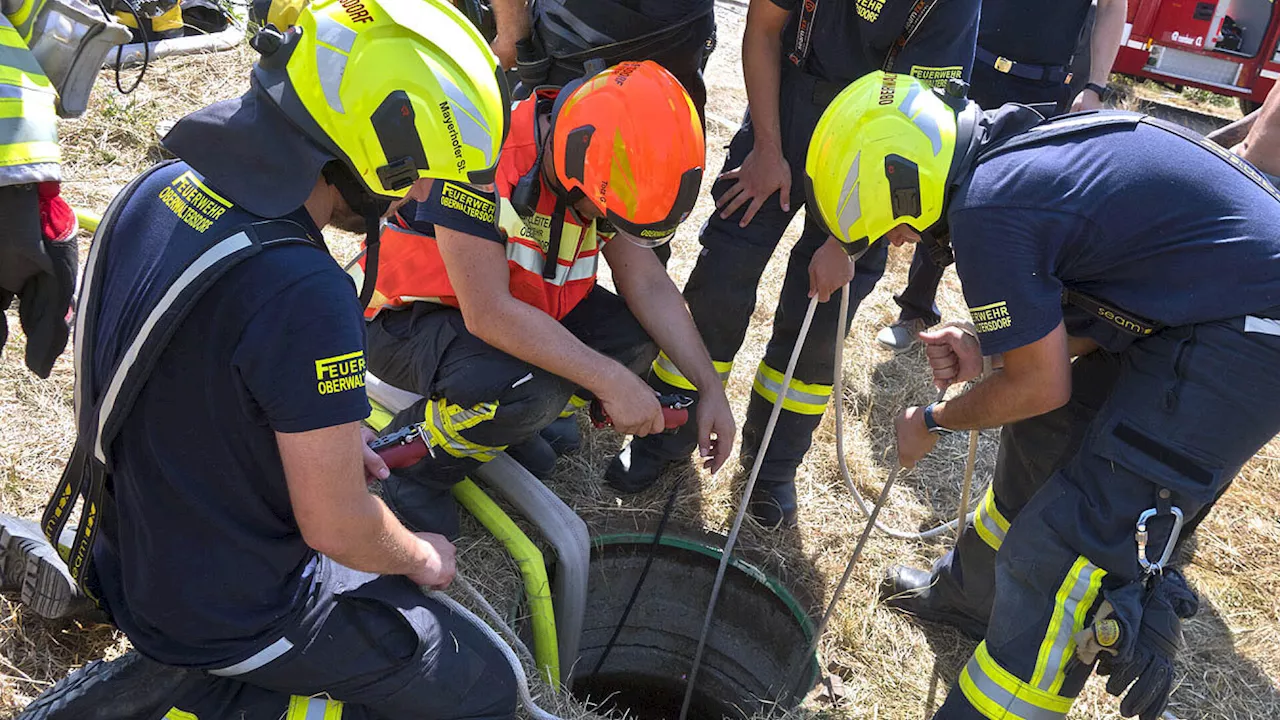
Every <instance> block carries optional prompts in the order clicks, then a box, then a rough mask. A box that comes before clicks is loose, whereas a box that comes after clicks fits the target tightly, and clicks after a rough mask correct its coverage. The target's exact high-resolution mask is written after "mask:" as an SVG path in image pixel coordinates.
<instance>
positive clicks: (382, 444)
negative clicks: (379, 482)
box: [369, 424, 436, 470]
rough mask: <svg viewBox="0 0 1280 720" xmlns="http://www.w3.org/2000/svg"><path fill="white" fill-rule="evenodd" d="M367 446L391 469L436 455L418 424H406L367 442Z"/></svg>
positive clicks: (406, 465)
mask: <svg viewBox="0 0 1280 720" xmlns="http://www.w3.org/2000/svg"><path fill="white" fill-rule="evenodd" d="M369 447H370V448H371V449H372V450H373V451H374V452H376V453H378V456H379V457H381V458H382V461H383V462H385V463H386V464H387V467H388V468H390V469H392V470H395V469H396V468H405V467H409V466H410V465H413V464H414V463H416V462H418V461H419V460H421V459H422V458H424V457H426V456H428V455H430V456H431V457H435V455H436V454H435V451H433V450H432V449H431V445H430V444H429V443H428V442H427V434H426V431H425V430H423V428H422V425H420V424H419V425H406V426H405V427H402V428H400V429H399V430H397V431H395V432H393V433H391V434H390V435H383V436H382V437H380V438H378V439H376V440H374V441H373V442H371V443H369Z"/></svg>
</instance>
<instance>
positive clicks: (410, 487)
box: [365, 61, 734, 534]
mask: <svg viewBox="0 0 1280 720" xmlns="http://www.w3.org/2000/svg"><path fill="white" fill-rule="evenodd" d="M459 122H460V125H459V128H460V129H461V131H462V133H463V134H462V136H463V137H464V138H465V137H466V136H467V135H466V134H467V133H468V132H470V126H469V125H467V124H461V123H462V120H461V118H459ZM703 162H704V141H703V135H702V127H701V125H700V123H699V122H698V118H697V114H696V113H695V112H694V109H693V104H692V103H691V102H690V100H689V96H688V94H687V93H686V92H685V91H684V89H683V88H681V86H680V83H678V82H677V81H676V79H675V78H674V77H672V75H671V73H669V72H667V71H666V70H665V69H663V68H662V67H661V66H659V65H658V64H656V63H654V62H651V61H645V62H640V63H635V62H625V63H621V64H619V65H616V66H614V67H612V68H608V69H603V68H598V69H597V68H593V69H592V71H589V72H588V74H587V76H585V77H583V78H579V79H578V80H577V81H575V82H573V83H570V84H569V85H568V86H566V87H565V88H563V89H558V88H542V89H539V90H538V92H536V93H535V94H534V96H533V97H531V98H528V99H526V100H523V101H521V102H519V103H517V104H516V105H515V107H514V109H513V110H512V114H511V134H510V136H509V137H508V138H507V141H506V143H505V144H504V145H503V148H502V156H501V158H500V159H499V161H498V168H497V176H496V178H495V180H494V183H493V185H492V188H490V187H487V186H477V185H475V184H474V183H473V184H471V185H464V184H461V183H456V182H437V183H436V184H435V185H434V186H433V187H432V189H431V194H430V197H429V198H427V199H426V201H424V202H416V203H407V204H406V205H405V206H404V207H403V208H401V210H400V211H399V213H398V215H397V217H396V218H395V219H394V220H393V221H392V222H390V223H388V225H387V227H386V229H385V230H384V231H383V233H382V242H381V245H382V249H381V252H380V259H379V263H378V264H379V267H380V270H379V273H378V281H377V288H376V291H375V292H374V294H373V302H372V303H371V304H370V305H369V306H368V307H367V308H366V310H365V312H366V316H367V317H369V325H368V338H369V368H370V369H371V370H372V371H373V372H374V373H375V374H376V375H377V376H378V377H380V378H381V379H383V380H386V381H387V382H389V383H391V384H392V385H395V386H398V387H402V388H404V389H406V390H411V391H413V392H416V393H418V394H420V395H422V396H423V397H424V399H423V400H421V401H419V402H418V403H416V404H414V405H413V406H411V407H410V408H408V409H406V410H405V411H403V412H402V413H401V414H399V415H398V416H397V417H396V419H395V420H394V421H393V422H392V423H391V425H390V426H389V427H390V428H391V429H393V430H394V429H398V428H402V427H404V426H406V425H410V424H412V425H416V426H419V427H420V428H421V429H422V431H423V432H424V433H425V434H426V437H427V438H428V439H429V441H430V444H431V445H432V446H434V455H433V456H431V457H426V458H424V459H423V460H422V461H421V462H420V463H418V464H417V465H415V466H413V467H411V468H408V469H406V470H405V471H404V472H403V475H402V474H399V473H398V474H396V475H393V476H392V477H391V478H389V479H388V480H387V481H385V482H384V483H383V497H384V498H386V499H387V501H388V504H390V505H391V506H392V508H394V509H395V510H396V511H397V512H398V513H399V514H400V516H401V517H402V518H404V519H405V520H406V521H407V522H408V523H409V524H410V526H411V527H417V528H418V529H424V530H425V529H432V530H434V531H436V532H442V533H445V534H450V533H453V532H456V529H457V524H456V523H457V520H456V512H455V510H454V509H453V508H454V506H453V500H452V497H451V496H450V494H449V488H450V487H452V486H453V485H454V484H456V483H458V482H460V481H461V480H463V478H464V477H465V476H466V475H467V473H469V472H471V471H472V470H473V469H474V468H475V467H476V466H477V465H479V464H480V463H483V462H487V461H488V460H490V459H492V458H493V457H494V454H495V453H497V452H499V451H502V450H504V449H508V448H510V450H511V452H512V456H513V457H515V458H516V459H517V460H518V461H520V462H522V463H524V464H525V466H526V467H528V468H529V469H530V470H531V471H533V472H534V473H535V474H544V475H545V474H546V473H549V472H550V471H551V470H552V469H553V468H554V465H555V459H556V458H555V452H554V451H553V447H552V446H551V444H550V442H549V441H550V440H552V439H553V438H548V439H546V440H544V439H543V437H542V435H541V434H540V431H542V430H543V429H544V428H546V426H547V425H548V424H549V423H552V422H553V421H554V420H556V418H557V417H559V416H561V414H562V413H563V412H565V407H566V403H568V401H569V400H570V398H571V397H574V396H578V397H579V398H581V397H583V396H587V395H594V396H595V398H596V399H598V400H599V401H600V403H601V404H602V405H603V409H604V411H605V413H606V414H607V415H608V416H609V417H610V418H611V419H612V422H613V425H614V427H615V428H616V429H617V430H618V431H619V432H628V433H636V434H639V435H644V434H648V433H659V432H662V431H663V429H664V427H665V422H664V417H663V415H664V414H663V412H662V405H661V402H660V399H659V397H658V396H657V395H656V394H655V393H654V392H653V391H652V390H651V389H650V388H649V386H648V385H646V384H645V382H644V381H643V380H642V379H641V378H640V377H639V376H638V375H637V374H636V372H637V371H640V370H642V369H643V368H645V367H647V365H648V364H649V362H650V361H652V360H653V357H654V355H655V354H656V353H657V348H655V343H656V345H657V346H658V347H661V348H663V349H665V350H666V352H667V353H668V355H669V357H670V358H671V360H672V362H674V363H675V364H677V365H678V366H679V367H681V368H683V369H684V370H685V371H687V372H689V373H692V374H691V375H690V376H689V377H691V378H693V382H694V383H695V384H696V385H697V386H698V387H700V388H702V389H703V390H704V392H706V393H707V395H706V396H705V397H706V398H707V400H705V401H704V403H703V405H702V406H701V408H700V409H699V412H698V414H697V423H696V425H697V437H698V438H699V442H700V444H701V448H702V451H703V457H707V458H710V459H709V461H708V462H709V464H710V465H711V466H712V468H713V469H717V468H719V466H720V464H721V463H723V462H724V460H725V457H726V456H727V454H728V451H729V447H730V446H732V443H733V436H734V424H733V417H732V414H731V412H730V410H729V405H728V402H727V401H726V399H725V395H724V391H723V388H722V387H721V385H720V381H719V377H718V376H717V375H716V373H715V368H714V367H713V366H712V364H711V359H710V357H709V356H708V354H707V351H706V348H705V347H704V346H703V344H702V341H701V340H700V339H699V337H698V332H697V329H696V328H695V327H694V325H693V319H692V318H691V317H690V316H689V311H688V308H686V307H685V304H684V300H683V299H682V298H681V297H680V292H679V291H678V290H677V289H676V287H675V284H674V283H673V282H672V281H671V278H670V276H668V275H667V273H666V270H665V269H664V268H663V266H662V264H661V263H660V262H659V260H658V258H657V257H656V256H655V255H654V253H653V252H652V250H651V249H650V248H652V247H654V246H656V245H659V244H662V243H665V242H666V241H667V240H668V239H669V238H670V237H671V235H672V234H674V233H675V231H676V229H677V227H678V226H679V224H680V223H681V222H682V221H683V220H684V219H685V217H687V216H688V214H689V212H690V210H692V209H693V205H694V202H695V201H696V200H697V196H698V187H699V183H700V181H701V179H702V165H703ZM601 257H603V258H604V259H605V260H606V261H608V263H609V266H610V269H611V270H612V271H613V281H614V286H615V287H616V288H617V294H616V295H615V294H614V293H612V292H610V291H608V290H606V289H605V288H602V287H600V286H599V285H597V284H596V271H597V268H598V265H599V261H600V258H601ZM568 421H569V422H570V423H572V422H573V418H571V417H570V418H568ZM574 427H575V428H576V425H575V426H574Z"/></svg>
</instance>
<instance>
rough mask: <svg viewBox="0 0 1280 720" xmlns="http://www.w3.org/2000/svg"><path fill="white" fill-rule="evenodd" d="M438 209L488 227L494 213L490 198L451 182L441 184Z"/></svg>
mask: <svg viewBox="0 0 1280 720" xmlns="http://www.w3.org/2000/svg"><path fill="white" fill-rule="evenodd" d="M440 207H443V208H447V209H449V210H455V211H457V212H460V213H462V214H463V215H466V216H467V217H469V218H473V219H475V220H477V221H479V222H482V223H486V224H489V225H492V224H493V222H494V214H495V212H496V204H495V203H494V202H493V200H492V199H491V198H487V197H485V196H483V195H480V194H478V193H476V192H475V191H473V190H469V189H467V188H465V187H463V186H461V185H458V184H456V183H451V182H445V183H442V184H441V187H440Z"/></svg>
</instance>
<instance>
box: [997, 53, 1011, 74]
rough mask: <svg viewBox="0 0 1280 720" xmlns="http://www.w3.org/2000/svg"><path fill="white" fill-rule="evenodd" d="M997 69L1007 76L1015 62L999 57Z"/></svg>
mask: <svg viewBox="0 0 1280 720" xmlns="http://www.w3.org/2000/svg"><path fill="white" fill-rule="evenodd" d="M995 68H996V70H999V71H1000V72H1002V73H1006V74H1007V73H1008V72H1009V71H1010V70H1012V69H1013V61H1012V60H1010V59H1009V58H1007V57H1003V56H1002V57H998V58H996V62H995Z"/></svg>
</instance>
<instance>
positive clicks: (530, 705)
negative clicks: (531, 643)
mask: <svg viewBox="0 0 1280 720" xmlns="http://www.w3.org/2000/svg"><path fill="white" fill-rule="evenodd" d="M454 583H455V584H456V585H457V586H458V587H459V589H461V590H462V591H463V592H464V593H465V594H467V595H468V596H470V597H471V598H472V599H473V600H475V601H476V602H477V604H479V605H480V607H481V608H483V609H484V611H485V613H486V614H490V615H491V618H490V619H491V620H493V623H494V625H496V626H498V627H499V628H501V629H502V631H503V632H504V633H506V634H507V636H508V637H510V638H512V640H513V642H514V643H515V644H516V645H517V646H518V647H519V648H520V649H521V650H522V651H523V652H524V653H525V654H526V655H529V657H530V658H532V657H533V656H532V654H530V653H529V648H527V647H525V645H524V643H522V642H520V639H519V638H518V637H517V636H516V633H515V631H514V630H512V629H511V628H510V626H508V625H507V624H506V623H505V622H503V620H502V618H501V616H499V615H498V612H497V611H496V610H494V609H493V606H492V605H490V604H489V602H488V601H487V600H485V599H484V596H482V595H481V594H480V593H479V592H477V591H476V589H475V588H473V587H472V586H471V584H470V583H468V582H467V581H466V580H465V579H464V578H463V577H462V576H461V575H458V576H456V577H455V579H454ZM422 591H423V592H424V593H426V594H427V597H429V598H431V599H432V600H435V601H437V602H439V603H441V604H442V605H444V606H445V607H447V608H449V610H451V611H452V612H454V613H457V614H458V615H461V616H462V617H463V619H465V620H467V621H468V622H470V623H471V624H472V625H475V626H476V629H478V630H479V631H480V633H481V634H483V635H484V636H485V637H486V638H487V639H488V640H489V641H490V642H492V643H493V644H494V645H497V646H498V650H499V651H500V652H501V653H502V656H503V657H504V658H506V659H507V664H508V665H510V666H511V672H512V673H514V674H515V676H516V692H517V693H518V695H519V697H520V704H521V705H524V707H525V709H526V710H528V711H529V715H530V716H532V717H533V720H562V718H560V717H559V716H557V715H553V714H551V713H549V712H547V711H546V710H543V709H542V708H541V707H540V706H539V705H538V703H537V702H536V701H534V699H533V694H532V693H531V692H530V691H529V677H528V676H527V675H525V672H524V665H522V664H520V658H518V657H516V652H515V650H512V649H511V645H508V644H507V643H506V641H504V640H503V639H502V636H501V635H499V634H498V633H497V632H496V631H495V630H494V629H493V628H492V627H489V625H487V624H486V623H485V622H484V621H483V620H481V619H480V618H479V617H476V614H475V613H473V612H471V611H470V610H468V609H466V608H465V607H463V606H462V605H461V604H459V603H458V601H457V600H454V599H453V598H451V597H449V596H448V595H446V594H444V593H443V592H440V591H439V590H432V589H430V588H427V587H423V588H422Z"/></svg>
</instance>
